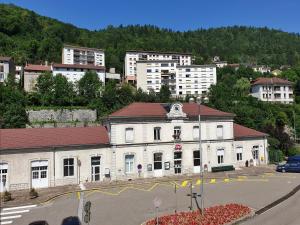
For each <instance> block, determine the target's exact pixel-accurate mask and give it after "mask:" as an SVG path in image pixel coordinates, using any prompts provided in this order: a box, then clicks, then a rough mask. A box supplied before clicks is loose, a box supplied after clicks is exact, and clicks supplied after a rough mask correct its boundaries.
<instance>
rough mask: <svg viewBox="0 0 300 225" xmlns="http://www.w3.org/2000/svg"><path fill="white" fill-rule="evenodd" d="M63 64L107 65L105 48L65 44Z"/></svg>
mask: <svg viewBox="0 0 300 225" xmlns="http://www.w3.org/2000/svg"><path fill="white" fill-rule="evenodd" d="M62 64H80V65H94V66H104V67H105V54H104V50H102V49H97V48H86V47H79V46H73V45H64V47H63V49H62Z"/></svg>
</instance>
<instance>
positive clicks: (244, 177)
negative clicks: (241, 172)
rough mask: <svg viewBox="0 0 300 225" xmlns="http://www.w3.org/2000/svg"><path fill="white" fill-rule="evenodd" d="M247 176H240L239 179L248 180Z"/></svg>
mask: <svg viewBox="0 0 300 225" xmlns="http://www.w3.org/2000/svg"><path fill="white" fill-rule="evenodd" d="M246 178H247V176H238V179H246Z"/></svg>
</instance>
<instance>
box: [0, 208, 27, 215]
mask: <svg viewBox="0 0 300 225" xmlns="http://www.w3.org/2000/svg"><path fill="white" fill-rule="evenodd" d="M26 212H29V209H26V210H20V211H12V212H2V213H0V216H4V215H10V214H17V213H26Z"/></svg>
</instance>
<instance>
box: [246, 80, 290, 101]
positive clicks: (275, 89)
mask: <svg viewBox="0 0 300 225" xmlns="http://www.w3.org/2000/svg"><path fill="white" fill-rule="evenodd" d="M251 95H252V96H253V97H255V98H258V99H259V100H261V101H265V102H277V103H285V104H290V103H293V102H294V96H293V83H292V82H290V81H288V80H283V79H280V78H277V77H273V78H265V77H261V78H258V79H256V80H255V81H253V82H252V84H251Z"/></svg>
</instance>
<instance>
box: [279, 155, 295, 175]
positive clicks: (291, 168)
mask: <svg viewBox="0 0 300 225" xmlns="http://www.w3.org/2000/svg"><path fill="white" fill-rule="evenodd" d="M276 171H278V172H283V173H285V172H296V173H297V172H298V173H300V155H297V156H290V157H288V160H287V162H286V163H285V164H282V165H278V166H277V168H276Z"/></svg>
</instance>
